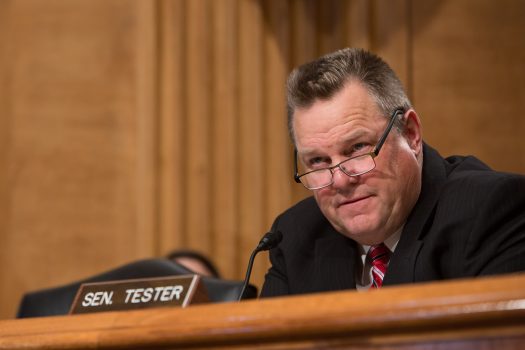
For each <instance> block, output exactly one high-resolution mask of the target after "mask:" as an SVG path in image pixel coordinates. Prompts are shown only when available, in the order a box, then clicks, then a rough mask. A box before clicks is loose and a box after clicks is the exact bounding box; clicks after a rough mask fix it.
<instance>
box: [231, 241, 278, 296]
mask: <svg viewBox="0 0 525 350" xmlns="http://www.w3.org/2000/svg"><path fill="white" fill-rule="evenodd" d="M282 239H283V234H282V233H281V231H275V232H272V231H270V232H268V233H266V234H265V235H264V237H263V238H262V239H261V240H260V241H259V244H258V245H257V247H255V249H254V250H253V252H252V255H251V256H250V261H249V262H248V268H247V270H246V277H244V283H243V285H242V289H241V292H240V293H239V298H238V299H237V301H241V300H242V298H243V296H244V292H245V290H246V287H247V286H248V283H249V282H250V275H251V274H252V267H253V261H254V259H255V256H256V255H257V253H259V252H262V251H264V250H270V249H272V248H275V247H277V246H278V245H279V243H281V241H282Z"/></svg>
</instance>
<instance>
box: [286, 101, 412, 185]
mask: <svg viewBox="0 0 525 350" xmlns="http://www.w3.org/2000/svg"><path fill="white" fill-rule="evenodd" d="M404 113H405V111H404V110H403V109H402V108H397V109H396V110H395V111H394V113H392V116H391V117H390V121H389V122H388V125H387V126H386V129H385V131H384V132H383V134H382V135H381V137H380V138H379V141H377V143H376V145H375V146H374V149H373V150H372V152H369V153H365V154H360V155H358V156H355V157H350V158H347V159H345V160H343V161H341V162H339V163H337V164H336V165H332V166H330V167H327V168H322V169H315V170H311V171H307V172H306V173H303V174H299V168H298V166H297V148H296V147H294V175H293V178H294V180H295V182H297V183H300V184H302V185H303V186H304V187H306V185H305V184H304V183H302V182H301V177H303V176H304V175H307V174H310V173H313V172H315V171H319V170H330V173H331V174H332V181H331V182H330V183H329V184H327V185H324V186H321V187H315V188H308V187H306V188H307V189H309V190H318V189H321V188H325V187H328V186H330V185H331V184H333V183H334V171H333V170H334V169H335V168H339V169H341V164H343V163H344V162H347V161H349V160H350V159H354V158H359V157H363V156H366V155H369V156H371V157H372V160H374V158H375V157H377V156H378V155H379V151H381V148H382V147H383V144H384V143H385V141H386V138H387V137H388V134H390V130H392V127H393V126H394V123H395V121H396V118H397V117H398V116H399V115H400V114H401V115H404ZM374 168H375V161H374V167H373V168H372V169H370V170H368V171H365V172H362V173H359V174H352V175H348V174H347V173H346V172H345V171H344V170H343V169H341V171H342V172H343V173H345V174H346V175H347V176H359V175H363V174H366V173H368V172H370V171H372V170H374Z"/></svg>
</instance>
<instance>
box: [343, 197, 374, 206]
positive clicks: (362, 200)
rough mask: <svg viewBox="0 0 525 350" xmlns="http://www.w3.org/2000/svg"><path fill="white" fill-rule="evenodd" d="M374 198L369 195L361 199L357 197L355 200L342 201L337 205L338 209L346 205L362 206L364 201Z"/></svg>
mask: <svg viewBox="0 0 525 350" xmlns="http://www.w3.org/2000/svg"><path fill="white" fill-rule="evenodd" d="M371 197H372V196H370V195H368V196H360V197H355V198H351V199H347V200H344V201H341V202H339V203H338V204H337V208H339V207H342V206H345V205H355V204H360V203H363V202H364V201H366V200H367V199H369V198H371Z"/></svg>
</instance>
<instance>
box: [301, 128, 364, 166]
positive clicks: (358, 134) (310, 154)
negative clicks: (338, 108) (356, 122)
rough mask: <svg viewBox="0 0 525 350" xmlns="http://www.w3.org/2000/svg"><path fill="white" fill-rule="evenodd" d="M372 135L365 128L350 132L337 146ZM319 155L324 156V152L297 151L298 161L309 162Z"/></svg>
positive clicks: (313, 150) (312, 150)
mask: <svg viewBox="0 0 525 350" xmlns="http://www.w3.org/2000/svg"><path fill="white" fill-rule="evenodd" d="M371 134H372V132H370V131H369V130H367V129H363V128H358V129H353V130H351V131H350V132H348V133H347V134H346V135H344V136H343V137H341V138H340V139H339V140H337V145H347V144H349V143H352V142H354V141H355V140H357V139H359V138H361V137H363V136H367V135H371ZM319 154H322V152H319V151H318V150H316V149H314V148H305V149H303V150H302V151H301V152H299V151H297V156H298V159H302V160H307V159H309V158H312V157H317V156H319Z"/></svg>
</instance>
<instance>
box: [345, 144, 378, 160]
mask: <svg viewBox="0 0 525 350" xmlns="http://www.w3.org/2000/svg"><path fill="white" fill-rule="evenodd" d="M371 149H372V145H371V144H370V143H368V142H358V143H355V144H353V145H352V146H351V147H350V149H349V150H348V154H347V156H348V157H353V156H355V155H361V154H363V153H366V152H369V151H370V150H371Z"/></svg>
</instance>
